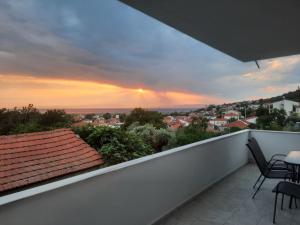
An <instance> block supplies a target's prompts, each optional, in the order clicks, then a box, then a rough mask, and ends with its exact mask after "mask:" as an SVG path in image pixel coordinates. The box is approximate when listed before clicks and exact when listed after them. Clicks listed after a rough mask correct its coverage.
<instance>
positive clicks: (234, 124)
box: [225, 120, 249, 129]
mask: <svg viewBox="0 0 300 225" xmlns="http://www.w3.org/2000/svg"><path fill="white" fill-rule="evenodd" d="M248 126H249V124H248V123H247V122H245V121H243V120H236V121H234V122H232V123H228V124H226V125H225V127H228V128H231V127H238V128H240V129H245V128H247V127H248Z"/></svg>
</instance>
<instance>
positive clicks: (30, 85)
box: [0, 75, 224, 108]
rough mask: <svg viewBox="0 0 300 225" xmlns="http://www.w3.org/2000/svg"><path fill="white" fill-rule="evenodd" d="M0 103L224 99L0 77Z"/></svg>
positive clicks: (117, 104) (115, 104) (123, 104)
mask: <svg viewBox="0 0 300 225" xmlns="http://www.w3.org/2000/svg"><path fill="white" fill-rule="evenodd" d="M0 86H1V87H3V88H1V89H0V96H1V98H0V104H1V106H5V107H9V108H11V107H14V106H18V107H19V106H23V105H27V104H29V103H32V104H34V105H36V106H38V107H64V108H68V107H69V108H70V107H77V108H86V107H99V108H105V107H112V108H132V107H148V108H152V107H171V106H178V105H186V106H188V105H196V104H209V103H212V102H214V103H223V101H224V99H221V98H214V97H210V96H205V95H198V94H192V93H185V92H176V91H164V92H162V91H154V90H150V89H144V88H139V87H138V88H125V87H120V86H117V85H112V84H105V83H97V82H88V81H75V80H63V79H49V78H47V79H46V78H45V79H43V78H36V77H32V76H24V75H22V76H18V75H9V76H7V75H5V76H4V75H0Z"/></svg>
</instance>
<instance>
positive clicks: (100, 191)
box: [0, 130, 300, 225]
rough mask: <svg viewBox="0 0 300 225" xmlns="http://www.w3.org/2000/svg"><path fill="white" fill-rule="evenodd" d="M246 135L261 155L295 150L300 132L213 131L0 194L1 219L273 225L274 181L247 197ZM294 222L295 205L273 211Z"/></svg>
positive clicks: (36, 223) (106, 224)
mask: <svg viewBox="0 0 300 225" xmlns="http://www.w3.org/2000/svg"><path fill="white" fill-rule="evenodd" d="M251 136H253V137H255V138H257V140H258V142H259V143H260V145H261V147H262V149H263V150H264V152H265V154H266V156H267V157H270V156H271V155H272V154H276V153H287V152H289V151H290V150H297V149H300V142H299V138H300V133H291V132H274V131H256V130H244V131H240V132H237V133H233V134H229V135H224V136H220V137H217V138H212V139H209V140H205V141H201V142H197V143H193V144H190V145H186V146H182V147H179V148H176V149H172V150H169V151H165V152H162V153H159V154H155V155H151V156H147V157H143V158H140V159H137V160H133V161H129V162H126V163H122V164H119V165H115V166H112V167H107V168H104V169H99V170H96V171H92V172H88V173H84V174H81V175H78V176H74V177H71V178H68V179H64V180H60V181H56V182H53V183H49V184H46V185H42V186H38V187H35V188H31V189H28V190H25V191H21V192H18V193H14V194H11V195H6V196H3V197H0V221H1V225H17V224H28V225H41V224H42V225H50V224H64V225H79V224H103V225H150V224H158V225H202V224H210V225H219V224H226V225H235V224H242V225H248V224H249V225H256V224H263V225H267V224H272V210H273V201H274V195H273V194H272V193H271V189H272V188H273V187H274V185H275V184H276V181H267V182H266V183H265V184H264V186H263V189H262V191H261V192H260V193H259V194H258V195H257V197H256V199H255V200H252V199H251V197H250V196H251V193H252V191H253V190H252V185H253V183H254V181H255V179H256V178H257V176H258V174H259V172H258V169H257V168H256V166H255V165H254V164H250V163H249V161H251V158H250V156H249V153H248V150H247V149H246V146H245V144H246V142H247V139H248V138H249V137H251ZM249 159H250V160H249ZM285 205H287V204H285ZM299 223H300V215H299V209H292V210H288V209H287V207H285V210H284V211H280V210H279V211H278V217H277V224H285V225H286V224H289V225H291V224H292V225H293V224H299Z"/></svg>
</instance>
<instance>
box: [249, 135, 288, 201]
mask: <svg viewBox="0 0 300 225" xmlns="http://www.w3.org/2000/svg"><path fill="white" fill-rule="evenodd" d="M246 145H247V147H248V148H249V150H250V151H251V153H252V155H253V158H254V160H255V162H256V164H257V166H258V168H259V170H260V173H261V175H260V176H259V178H258V179H257V181H256V182H255V184H254V188H255V186H256V184H257V183H258V182H259V180H260V178H261V177H263V180H262V181H261V183H260V184H259V186H258V187H257V189H256V190H255V192H254V194H253V196H252V198H253V199H254V198H255V196H256V194H257V193H258V191H259V190H260V188H261V186H262V185H263V183H264V182H265V180H266V178H269V179H286V178H289V179H290V178H291V177H292V175H291V174H290V171H289V168H288V166H287V165H286V164H285V163H284V161H283V160H280V159H275V157H276V156H277V155H274V156H272V158H271V160H270V161H267V160H266V158H265V156H264V154H263V152H262V150H261V148H260V147H259V145H258V143H257V141H256V139H255V138H251V139H250V140H249V142H248V143H247V144H246Z"/></svg>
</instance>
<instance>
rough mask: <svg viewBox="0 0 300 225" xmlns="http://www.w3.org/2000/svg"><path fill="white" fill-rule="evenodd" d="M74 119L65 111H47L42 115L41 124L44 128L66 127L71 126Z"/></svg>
mask: <svg viewBox="0 0 300 225" xmlns="http://www.w3.org/2000/svg"><path fill="white" fill-rule="evenodd" d="M72 122H73V118H72V116H70V115H67V114H66V113H65V111H64V110H58V109H53V110H47V111H46V112H45V113H44V114H42V115H41V120H40V124H41V125H42V126H44V127H53V128H55V127H64V126H70V125H71V123H72Z"/></svg>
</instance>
